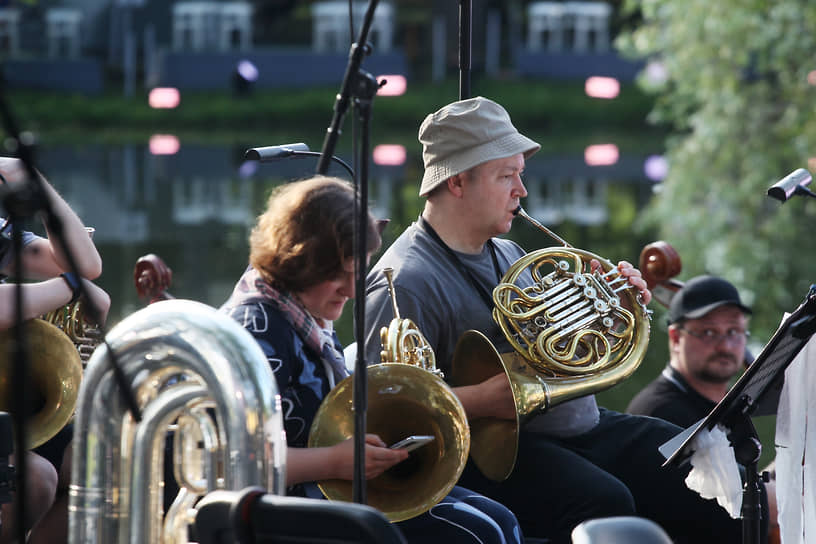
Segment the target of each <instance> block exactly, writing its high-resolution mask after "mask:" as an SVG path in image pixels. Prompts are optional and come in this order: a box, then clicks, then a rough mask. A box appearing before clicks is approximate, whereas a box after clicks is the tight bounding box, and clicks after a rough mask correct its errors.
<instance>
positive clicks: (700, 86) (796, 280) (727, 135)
mask: <svg viewBox="0 0 816 544" xmlns="http://www.w3.org/2000/svg"><path fill="white" fill-rule="evenodd" d="M624 9H625V10H626V11H627V13H628V16H629V18H628V20H629V21H636V23H633V25H632V28H631V29H627V30H625V31H624V32H622V33H621V35H620V36H619V38H618V46H619V48H620V49H621V50H622V51H624V52H626V53H627V54H629V55H632V56H636V57H639V58H645V59H648V60H649V61H650V62H652V63H657V64H652V66H662V68H663V74H664V76H665V77H664V78H663V80H662V81H661V82H656V81H654V79H652V80H650V79H649V77H648V76H647V74H649V73H650V72H651V71H650V70H644V72H643V75H642V76H641V80H640V83H641V84H642V85H643V86H644V87H646V88H648V89H650V90H651V91H653V92H654V93H656V95H657V100H656V106H655V109H654V110H653V111H652V112H651V114H650V120H651V121H652V122H655V123H660V124H665V125H667V126H669V127H670V128H671V136H670V137H669V138H668V140H667V142H666V158H667V160H668V163H669V172H668V175H667V177H666V178H665V180H664V181H663V183H662V184H661V185H660V186H659V187H658V189H659V192H658V193H657V195H656V196H655V198H654V199H653V201H652V202H651V203H650V205H649V207H648V210H647V212H646V213H645V214H644V217H643V218H642V220H641V222H640V225H639V226H640V227H642V228H646V227H648V228H652V229H656V230H657V231H658V232H660V234H661V237H662V238H663V239H664V240H666V241H667V242H669V243H670V244H672V245H673V246H674V247H675V248H676V249H677V250H678V252H679V254H680V255H681V257H682V260H683V272H682V274H681V279H686V278H690V277H691V276H693V275H697V274H700V273H704V272H707V273H713V274H718V275H721V276H723V277H726V278H728V279H729V280H731V281H732V282H734V283H735V284H736V285H737V286H738V287H739V288H740V291H741V292H742V293H744V294H745V295H746V297H747V299H748V302H749V303H751V304H752V305H753V307H754V318H753V324H752V328H753V330H754V335H755V337H757V341H759V342H761V343H763V344H764V342H765V341H766V340H767V339H768V338H769V337H770V335H771V334H772V332H773V330H774V329H775V328H776V326H777V325H778V323H779V321H780V319H781V317H782V312H784V311H789V310H792V309H793V308H795V307H796V306H797V305H798V304H799V303H800V302H801V301H802V300H803V298H804V296H805V294H806V293H807V290H808V287H809V286H810V285H811V284H812V283H814V282H816V266H814V258H813V257H814V253H815V252H814V240H813V236H812V232H813V230H814V228H815V227H816V207H814V206H816V202H812V201H810V199H807V200H806V199H803V198H797V199H794V200H791V201H789V202H787V203H785V204H784V205H782V204H781V203H780V202H778V201H776V200H772V199H770V198H769V197H768V196H766V191H767V189H768V187H770V186H771V185H772V184H773V183H774V182H775V181H777V180H778V179H779V178H781V177H783V176H784V175H786V174H788V173H789V172H791V171H793V170H795V169H796V168H800V167H805V168H808V165H810V168H809V169H813V168H816V147H815V146H814V143H815V141H816V118H814V114H813V112H814V104H816V101H815V99H816V86H814V84H816V71H814V70H816V63H814V61H813V58H814V52H816V34H814V33H813V32H811V31H810V29H812V28H814V25H816V3H814V2H812V1H810V0H778V1H775V2H765V1H760V0H720V1H718V2H710V1H707V0H685V1H683V2H677V1H676V0H627V1H626V3H625V6H624ZM651 73H654V72H651ZM811 82H812V83H811Z"/></svg>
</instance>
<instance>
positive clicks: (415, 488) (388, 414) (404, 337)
mask: <svg viewBox="0 0 816 544" xmlns="http://www.w3.org/2000/svg"><path fill="white" fill-rule="evenodd" d="M384 273H385V275H386V279H387V280H388V289H389V293H390V294H391V302H392V306H393V310H394V318H393V319H392V320H391V322H390V324H389V326H388V327H383V328H382V330H381V331H380V338H381V340H382V346H383V351H382V353H381V359H382V363H380V364H376V365H372V366H369V367H368V368H367V371H368V408H367V411H366V427H367V432H368V433H374V434H377V435H379V436H380V438H382V440H383V441H384V442H385V443H386V444H393V443H395V442H397V441H399V440H402V439H403V438H406V437H408V436H410V435H432V436H433V437H434V440H433V441H431V442H430V443H428V444H426V445H424V446H422V447H421V448H418V449H416V450H414V451H412V452H411V454H410V457H409V458H408V459H406V460H405V461H403V462H401V463H399V464H397V465H395V466H393V467H391V468H390V469H388V470H387V471H385V472H384V473H383V474H381V475H379V476H377V477H376V478H372V479H371V480H368V481H367V483H366V493H367V504H368V505H369V506H373V507H374V508H376V509H378V510H380V511H381V512H382V513H383V514H385V516H386V517H387V518H388V519H389V520H391V521H394V522H396V521H403V520H406V519H410V518H413V517H415V516H418V515H420V514H422V513H424V512H425V511H427V510H429V509H430V508H431V507H433V506H434V505H436V504H437V503H438V502H439V501H441V500H442V499H443V498H444V497H445V496H446V495H447V494H448V493H449V492H450V490H451V489H452V488H453V486H454V485H456V482H457V481H458V480H459V477H460V476H461V474H462V471H463V470H464V468H465V463H466V462H467V457H468V452H469V449H470V432H469V429H468V423H467V416H466V414H465V409H464V407H463V406H462V403H461V402H460V401H459V399H458V398H457V397H456V395H455V394H454V393H453V391H452V390H451V388H450V387H449V386H448V385H447V384H446V383H445V382H444V380H443V379H442V373H441V371H439V370H438V369H437V368H436V359H435V356H434V352H433V349H431V347H430V346H429V345H428V342H427V340H426V339H425V337H424V336H423V335H422V333H421V332H420V331H419V329H418V328H417V326H416V324H414V323H413V321H411V320H410V319H402V318H401V317H400V314H399V308H398V307H397V302H396V297H395V295H394V285H393V280H392V275H393V270H391V269H387V270H384ZM352 386H353V379H352V377H351V376H350V377H348V378H346V379H344V380H343V381H341V382H340V383H339V384H337V385H336V386H335V387H334V389H332V390H331V391H330V392H329V394H328V395H327V396H326V398H325V399H323V402H322V403H321V405H320V408H319V409H318V411H317V414H316V415H315V419H314V422H313V423H312V428H311V430H310V433H309V447H325V446H332V445H334V444H337V443H339V442H342V441H343V440H346V439H348V438H350V437H352V436H353V434H354V417H353V416H354V414H353V412H352V400H353V396H352ZM318 487H319V488H320V490H321V491H322V492H323V494H324V495H325V496H326V497H327V498H329V499H331V500H341V501H347V502H349V501H351V500H352V484H351V482H350V481H346V480H324V481H321V482H318Z"/></svg>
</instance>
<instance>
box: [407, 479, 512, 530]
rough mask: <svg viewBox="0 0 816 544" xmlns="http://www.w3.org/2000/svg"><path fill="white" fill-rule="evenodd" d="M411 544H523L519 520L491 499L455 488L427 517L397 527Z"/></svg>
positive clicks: (416, 518)
mask: <svg viewBox="0 0 816 544" xmlns="http://www.w3.org/2000/svg"><path fill="white" fill-rule="evenodd" d="M397 526H398V527H399V528H400V530H401V531H402V534H403V535H404V536H405V539H406V540H407V541H408V542H409V543H421V544H459V543H461V544H521V543H522V542H523V540H522V536H521V529H520V527H519V524H518V521H517V520H516V517H515V516H514V515H513V513H512V512H510V511H509V510H508V509H507V508H505V507H504V506H502V505H501V504H499V503H497V502H496V501H494V500H492V499H488V498H487V497H484V496H481V495H478V494H476V493H473V492H472V491H469V490H467V489H464V488H462V487H458V486H457V487H454V488H453V489H452V490H451V492H450V493H449V494H448V496H447V497H445V498H444V499H442V500H441V501H440V502H439V503H438V504H437V505H435V506H433V507H432V508H431V509H430V510H428V511H427V512H425V513H424V514H422V515H420V516H417V517H415V518H412V519H409V520H405V521H402V522H400V523H397Z"/></svg>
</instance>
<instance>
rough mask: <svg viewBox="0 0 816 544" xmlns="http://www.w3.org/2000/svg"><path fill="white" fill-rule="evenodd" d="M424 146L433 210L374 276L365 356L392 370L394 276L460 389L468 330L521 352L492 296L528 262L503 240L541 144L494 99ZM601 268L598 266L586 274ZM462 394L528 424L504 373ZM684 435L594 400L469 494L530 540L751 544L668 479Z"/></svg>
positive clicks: (440, 125) (539, 422)
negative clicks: (658, 535) (645, 530)
mask: <svg viewBox="0 0 816 544" xmlns="http://www.w3.org/2000/svg"><path fill="white" fill-rule="evenodd" d="M419 140H420V142H421V143H422V146H423V160H424V165H425V172H424V177H423V180H422V185H421V188H420V191H419V193H420V196H424V197H426V198H427V200H426V203H425V207H424V210H423V212H422V214H421V216H420V217H419V219H418V220H417V221H416V222H415V223H413V224H411V225H410V226H409V227H408V228H407V229H406V230H405V231H404V232H403V233H402V234H401V235H400V236H399V238H398V239H397V240H396V241H395V242H394V243H393V245H392V246H391V247H390V248H388V250H387V251H386V252H385V253H384V254H383V256H382V257H381V258H380V260H379V262H378V263H377V264H376V265H375V266H374V267H373V269H372V271H371V272H370V273H369V275H368V278H367V290H366V331H367V333H366V334H367V337H366V342H365V350H366V358H367V360H368V361H369V363H376V362H379V360H380V349H381V348H380V336H379V331H380V329H381V327H384V326H387V325H388V323H389V321H390V320H391V319H392V317H393V316H392V309H391V301H390V295H389V291H388V286H387V281H386V278H385V276H384V273H383V270H384V269H387V268H392V269H393V270H394V273H393V285H394V289H395V296H396V299H397V302H398V304H399V308H400V309H401V312H402V314H403V316H405V317H407V318H409V319H411V320H412V321H413V322H414V323H415V324H416V326H417V328H418V329H419V330H421V331H422V332H423V334H424V335H425V337H426V338H427V340H428V342H429V344H430V347H431V348H432V349H433V350H434V353H435V354H436V361H437V365H438V367H439V368H440V369H441V370H442V371H443V372H444V373H445V375H446V379H449V378H450V376H451V370H452V368H451V367H452V359H453V358H454V355H455V350H456V347H457V342H458V341H459V339H460V337H462V335H463V333H465V331H468V330H471V329H473V330H476V331H480V332H481V333H483V334H484V335H485V336H486V337H487V338H488V339H489V340H490V341H491V342H492V343H493V344H494V345H496V346H498V351H499V352H507V351H511V350H510V349H509V344H508V341H507V340H506V339H505V338H504V336H503V334H502V331H501V330H500V328H499V326H498V325H497V323H496V322H495V321H494V320H493V318H492V317H491V314H492V312H493V309H494V298H493V297H495V295H493V296H491V295H492V291H493V289H494V287H495V286H496V285H497V284H498V283H499V282H500V281H501V280H502V277H503V275H504V274H505V272H506V271H507V270H508V268H509V267H510V266H511V264H513V263H514V262H515V261H517V260H519V259H520V258H522V257H524V256H525V252H524V251H523V250H522V249H521V248H520V247H519V246H518V245H516V244H515V243H513V242H511V241H509V240H504V239H501V238H496V236H500V235H502V234H505V233H507V232H508V231H509V230H510V227H511V224H512V221H513V219H514V217H515V216H516V214H517V213H518V210H519V209H520V206H519V204H520V199H522V198H524V197H525V196H526V195H527V191H526V189H525V187H524V183H523V182H522V179H521V175H522V172H523V170H524V165H525V159H527V158H529V157H530V156H531V155H532V154H533V153H535V152H536V151H538V150H539V149H540V146H539V144H537V143H536V142H534V141H532V140H530V139H529V138H527V137H525V136H523V135H522V134H520V133H519V132H518V131H517V130H516V128H515V127H514V126H513V124H512V122H511V120H510V117H509V115H508V114H507V112H506V111H505V110H504V109H503V108H502V107H501V106H500V105H499V104H497V103H495V102H493V101H491V100H488V99H485V98H483V97H477V98H472V99H467V100H461V101H458V102H454V103H452V104H449V105H447V106H444V107H443V108H441V109H440V110H439V111H437V112H435V113H433V114H431V115H428V116H427V117H426V119H425V120H424V122H423V123H422V125H421V126H420V129H419ZM598 265H599V262H598V261H597V260H593V262H592V263H591V265H588V266H587V268H597V267H598ZM612 273H614V271H613V272H612ZM617 275H618V279H617V280H615V281H619V282H623V284H624V285H625V284H626V283H627V281H628V284H629V287H633V288H634V289H637V290H638V291H639V293H636V294H635V296H638V295H639V299H638V304H639V305H645V304H647V303H648V302H649V300H650V298H651V294H650V293H649V291H648V290H647V289H646V284H645V282H644V281H643V279H642V278H641V277H640V272H639V271H638V270H636V269H634V268H633V267H632V266H631V265H630V264H629V263H627V262H621V263H619V264H618V266H617ZM623 278H625V279H623ZM643 310H644V311H645V308H644V309H643ZM452 385H454V391H455V392H456V394H457V395H458V397H459V399H460V400H461V401H462V404H463V405H464V408H465V411H466V412H467V414H468V418H469V420H470V422H471V426H473V423H474V421H478V420H480V419H482V418H501V419H504V420H513V419H515V418H516V417H517V414H516V408H515V406H514V400H513V394H512V392H511V390H510V389H511V388H510V387H509V386H508V379H507V377H506V376H505V374H504V373H503V372H499V373H498V374H496V375H494V376H493V377H490V378H487V379H484V380H483V381H481V382H478V383H475V384H472V385H467V386H461V387H456V383H453V384H452ZM680 431H681V429H680V428H678V427H676V426H673V425H671V424H668V423H665V422H662V421H658V420H656V419H652V418H645V417H637V416H630V415H626V414H619V413H616V412H613V411H611V410H606V409H604V408H599V407H598V406H597V404H596V402H595V397H594V395H592V394H585V395H582V396H579V397H578V398H574V399H571V400H567V401H566V402H563V403H560V404H558V405H557V406H554V407H548V409H547V410H546V411H545V412H544V413H543V414H541V415H537V416H536V417H533V418H532V419H531V420H530V421H529V422H528V423H526V425H525V426H523V427H522V429H521V431H520V433H519V435H518V455H517V458H516V462H515V465H514V468H513V469H512V472H511V473H509V477H507V478H506V479H504V480H501V481H494V480H492V479H490V478H488V477H486V476H485V475H484V474H483V473H482V472H480V470H479V469H478V468H477V467H476V466H475V465H474V463H473V462H472V460H473V457H472V458H471V462H469V463H468V466H467V467H466V469H465V471H464V473H463V475H462V477H461V478H460V480H459V483H460V485H463V486H466V487H468V488H470V489H473V490H475V491H478V492H480V493H482V494H484V495H486V496H488V497H491V498H493V499H496V500H498V501H499V502H501V503H503V504H504V505H505V506H507V507H508V508H510V509H511V510H512V511H513V512H514V513H515V514H516V516H517V518H518V519H519V522H520V523H521V526H522V528H523V530H524V533H525V535H527V536H531V537H539V538H548V539H550V541H552V542H569V541H570V533H571V531H572V529H573V528H574V527H575V526H576V525H577V524H579V523H580V522H582V521H584V520H587V519H591V518H600V517H609V516H620V515H638V516H642V517H646V518H650V519H652V520H654V521H656V522H657V523H659V524H660V525H661V526H662V527H663V528H664V529H665V530H666V531H667V532H668V533H669V534H670V535H671V536H672V538H674V539H675V540H676V541H677V542H738V541H740V538H741V537H740V534H741V529H740V521H739V520H736V519H731V518H730V517H729V516H728V514H727V513H726V511H725V510H723V509H722V508H720V507H719V506H718V505H717V503H716V502H714V501H707V500H703V499H702V498H700V496H699V495H697V494H696V493H694V492H693V491H690V490H689V489H688V488H687V487H686V485H685V483H684V478H685V473H684V472H683V471H681V470H677V469H664V468H661V464H662V462H663V458H662V457H661V455H660V453H659V452H658V446H660V445H661V444H663V443H664V442H666V441H667V440H669V439H670V438H672V437H674V436H675V435H676V434H677V433H679V432H680ZM494 447H496V448H499V449H501V448H503V447H508V448H509V447H510V445H509V444H496V445H494ZM471 453H472V455H473V447H471Z"/></svg>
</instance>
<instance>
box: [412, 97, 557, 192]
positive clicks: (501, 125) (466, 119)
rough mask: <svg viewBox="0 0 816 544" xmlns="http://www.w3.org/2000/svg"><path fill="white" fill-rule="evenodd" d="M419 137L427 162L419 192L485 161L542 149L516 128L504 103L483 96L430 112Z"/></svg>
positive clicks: (529, 154)
mask: <svg viewBox="0 0 816 544" xmlns="http://www.w3.org/2000/svg"><path fill="white" fill-rule="evenodd" d="M419 141H420V143H422V162H423V163H424V165H425V174H424V175H423V177H422V185H421V186H420V188H419V196H427V195H428V193H430V192H431V191H432V190H434V189H435V188H436V187H437V186H439V184H441V183H442V182H444V181H445V180H446V179H448V178H449V177H451V176H455V175H456V174H459V173H461V172H464V171H466V170H469V169H470V168H473V167H474V166H477V165H479V164H482V163H483V162H487V161H490V160H493V159H503V158H506V157H512V156H513V155H516V154H518V153H523V154H524V158H525V159H526V158H529V157H530V156H531V155H532V154H533V153H535V152H536V151H538V150H539V149H541V146H540V145H539V144H537V143H536V142H534V141H533V140H531V139H530V138H528V137H526V136H524V135H522V134H521V133H519V131H518V130H516V127H514V126H513V123H512V122H511V121H510V115H509V114H508V113H507V111H506V110H505V109H504V108H503V107H501V106H500V105H499V104H497V103H496V102H493V101H492V100H490V99H488V98H484V97H482V96H477V97H475V98H468V99H467V100H459V101H458V102H453V103H451V104H448V105H447V106H444V107H443V108H442V109H440V110H439V111H437V112H435V113H432V114H430V115H428V116H427V117H426V118H425V120H424V121H423V122H422V124H421V125H420V127H419Z"/></svg>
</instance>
